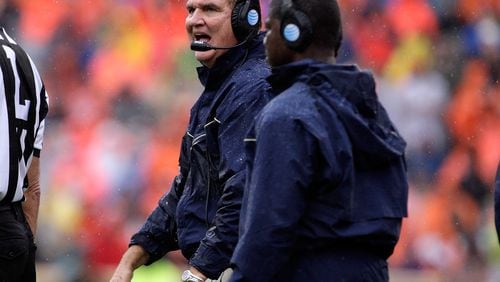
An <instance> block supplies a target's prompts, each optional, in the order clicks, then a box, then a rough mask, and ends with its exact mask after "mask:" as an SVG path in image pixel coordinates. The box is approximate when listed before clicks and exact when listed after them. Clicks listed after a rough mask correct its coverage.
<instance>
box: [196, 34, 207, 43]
mask: <svg viewBox="0 0 500 282" xmlns="http://www.w3.org/2000/svg"><path fill="white" fill-rule="evenodd" d="M194 40H196V41H200V42H204V43H208V42H210V36H208V35H207V34H205V33H195V34H194Z"/></svg>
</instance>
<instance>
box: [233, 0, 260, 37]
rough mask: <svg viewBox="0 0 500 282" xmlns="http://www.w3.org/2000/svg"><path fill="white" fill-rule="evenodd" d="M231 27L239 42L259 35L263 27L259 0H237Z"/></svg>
mask: <svg viewBox="0 0 500 282" xmlns="http://www.w3.org/2000/svg"><path fill="white" fill-rule="evenodd" d="M231 25H232V27H233V33H234V35H235V36H236V39H238V42H242V41H245V40H249V39H250V38H251V37H253V36H255V35H257V34H258V32H259V30H260V26H261V15H260V3H259V0H236V3H235V4H234V8H233V13H232V15H231Z"/></svg>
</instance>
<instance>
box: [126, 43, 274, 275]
mask: <svg viewBox="0 0 500 282" xmlns="http://www.w3.org/2000/svg"><path fill="white" fill-rule="evenodd" d="M262 39H263V35H262V34H261V35H260V36H259V37H258V38H257V39H255V40H254V41H253V42H252V43H251V46H250V47H248V48H247V47H238V48H235V49H232V50H230V51H228V52H227V53H226V54H224V55H223V56H221V57H220V58H218V60H217V62H216V64H215V65H214V67H213V68H210V69H208V68H206V67H200V68H198V74H199V78H200V81H201V83H202V84H203V86H204V87H205V89H204V91H203V93H202V94H201V96H200V98H199V99H198V100H197V101H196V103H195V104H194V105H193V107H192V109H191V115H190V120H189V126H188V129H187V132H186V134H185V136H184V137H183V141H182V147H181V155H180V158H179V165H180V173H179V175H178V176H177V177H176V178H175V179H174V182H173V184H172V187H171V188H170V190H169V192H168V193H167V194H165V195H164V196H163V197H162V198H161V199H160V201H159V203H158V206H157V208H156V209H155V210H154V211H153V213H152V214H151V215H150V216H149V217H148V219H147V221H146V223H145V224H144V225H143V226H142V228H141V230H140V231H139V232H138V233H137V234H135V235H134V236H133V237H132V239H131V242H130V244H131V245H134V244H137V245H140V246H142V247H143V248H144V249H145V250H146V251H147V252H148V253H149V254H150V260H149V261H148V263H147V264H150V263H152V262H154V261H156V260H158V259H159V258H161V257H163V256H164V255H165V254H166V253H167V252H169V251H172V250H176V249H179V248H180V249H181V251H182V254H183V255H184V256H185V257H186V258H187V259H188V260H189V263H190V264H191V265H192V266H194V267H196V268H197V269H198V270H200V271H201V272H202V273H203V274H205V275H206V276H207V277H209V278H212V279H215V278H217V277H218V276H219V275H220V273H221V272H222V271H224V270H225V269H226V268H228V267H229V260H230V258H231V255H232V253H233V250H234V247H235V246H236V243H237V240H238V223H239V211H240V207H241V200H242V197H243V189H244V180H245V162H244V157H245V152H244V142H243V139H244V137H245V134H246V133H247V131H248V129H249V128H250V126H251V124H252V122H253V120H254V118H255V116H256V115H257V113H258V112H259V111H260V110H261V109H262V107H263V106H264V105H265V104H266V103H267V101H268V98H267V97H268V94H267V93H268V91H267V90H268V88H269V86H268V83H267V81H266V77H267V76H268V75H269V74H270V70H269V67H268V65H267V63H266V62H265V53H264V47H263V45H262ZM200 242H201V243H200Z"/></svg>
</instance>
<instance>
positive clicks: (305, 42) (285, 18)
mask: <svg viewBox="0 0 500 282" xmlns="http://www.w3.org/2000/svg"><path fill="white" fill-rule="evenodd" d="M280 31H281V37H283V39H284V40H285V43H286V45H287V46H288V48H290V49H292V50H293V51H296V52H302V51H304V50H305V49H306V48H307V47H308V46H309V45H310V44H311V42H312V37H313V26H312V23H311V20H310V19H309V17H308V16H307V15H306V14H305V13H304V12H302V11H300V10H299V9H297V8H296V7H295V5H294V4H293V0H283V2H282V3H281V26H280Z"/></svg>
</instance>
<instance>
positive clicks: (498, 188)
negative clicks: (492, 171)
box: [494, 163, 500, 243]
mask: <svg viewBox="0 0 500 282" xmlns="http://www.w3.org/2000/svg"><path fill="white" fill-rule="evenodd" d="M494 202H495V226H496V229H497V236H498V242H499V243H500V163H499V164H498V168H497V177H496V179H495V200H494Z"/></svg>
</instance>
